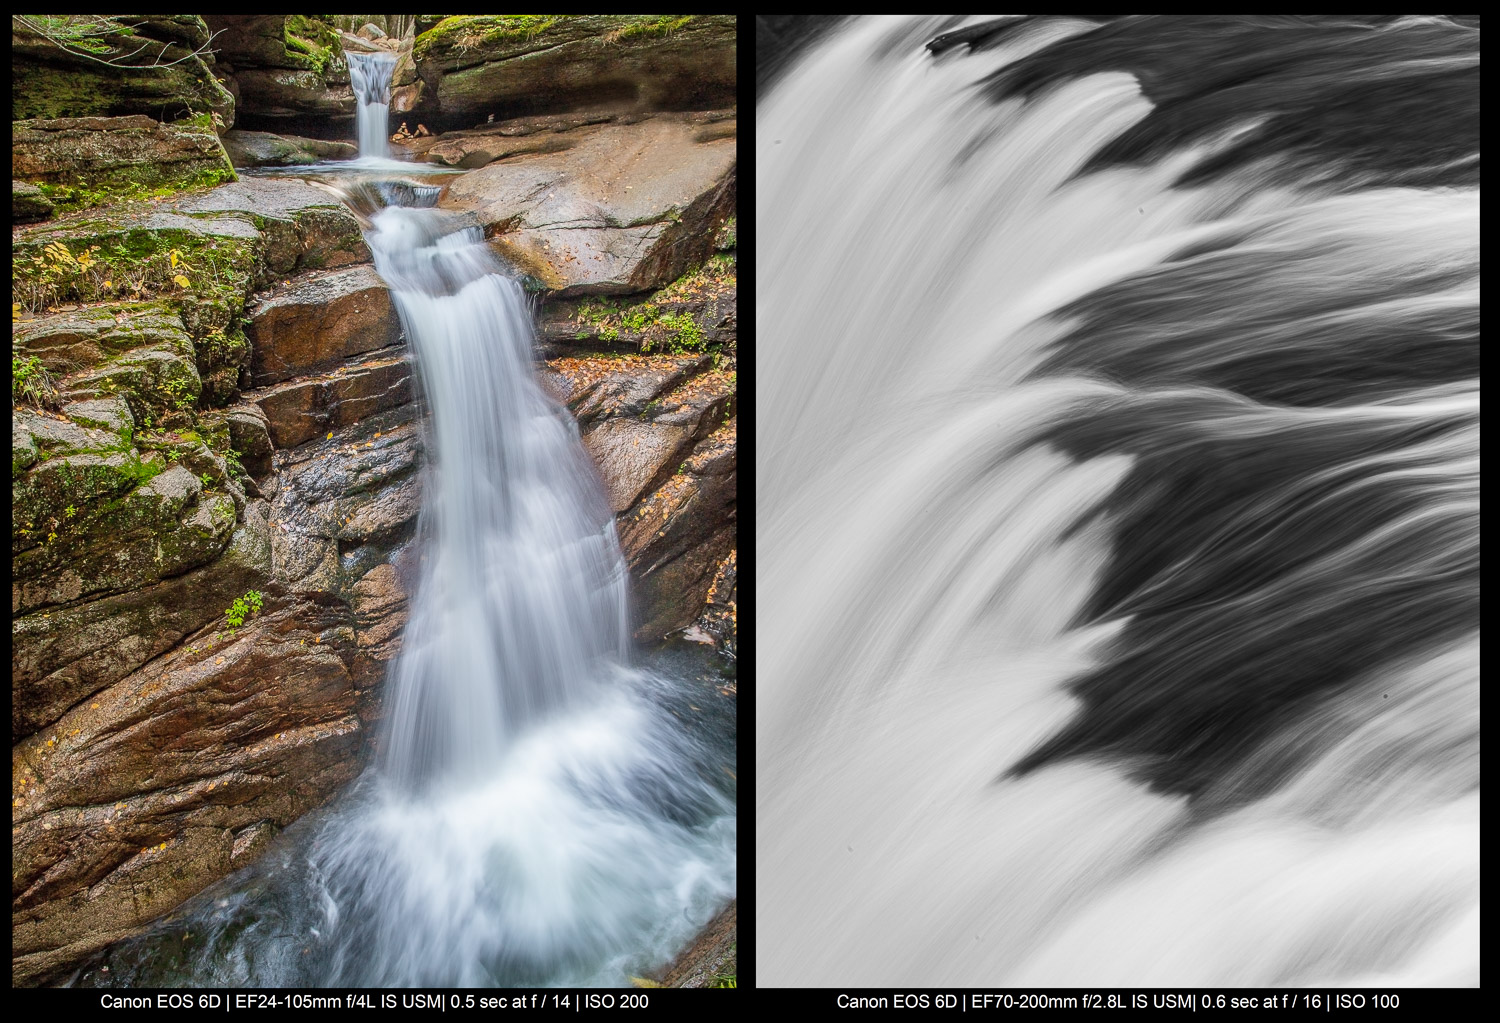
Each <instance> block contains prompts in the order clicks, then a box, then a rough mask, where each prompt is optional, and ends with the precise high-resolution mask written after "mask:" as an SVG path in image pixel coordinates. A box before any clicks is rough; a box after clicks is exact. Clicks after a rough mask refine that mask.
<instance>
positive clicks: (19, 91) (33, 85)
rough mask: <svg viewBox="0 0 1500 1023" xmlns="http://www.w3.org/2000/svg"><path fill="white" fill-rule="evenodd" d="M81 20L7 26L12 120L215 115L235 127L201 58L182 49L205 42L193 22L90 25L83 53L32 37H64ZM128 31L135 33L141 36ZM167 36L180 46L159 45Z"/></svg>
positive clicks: (116, 20)
mask: <svg viewBox="0 0 1500 1023" xmlns="http://www.w3.org/2000/svg"><path fill="white" fill-rule="evenodd" d="M84 17H85V16H82V15H79V16H71V15H33V16H29V18H28V19H27V20H26V21H22V20H20V19H16V18H12V19H11V108H12V113H11V119H12V120H25V119H30V118H73V117H117V116H123V115H127V114H147V115H149V116H151V117H153V118H156V119H159V120H175V119H177V118H180V117H185V116H190V115H194V114H204V115H212V114H218V115H219V117H220V118H221V120H222V121H223V122H224V124H225V125H226V126H228V125H232V124H233V123H234V97H232V96H231V95H230V94H229V92H227V91H226V90H225V89H224V87H223V86H222V85H220V84H219V81H218V79H216V78H215V77H214V76H213V74H212V73H211V72H210V71H209V69H208V65H207V64H206V63H205V62H204V61H203V59H202V58H201V57H199V56H197V55H195V54H194V53H193V52H192V50H191V49H190V48H186V47H185V46H184V45H182V42H184V41H186V40H190V39H196V38H199V37H200V36H201V35H206V27H202V28H200V27H199V26H200V25H201V22H199V21H198V19H197V18H196V17H195V16H171V15H167V16H155V15H151V16H144V17H140V18H129V17H120V16H111V17H106V18H104V19H102V21H99V20H94V19H92V18H90V19H89V22H88V25H89V29H90V31H91V32H95V34H93V35H91V37H90V38H89V39H88V40H87V45H86V46H81V45H74V46H59V45H58V44H57V43H56V42H54V41H53V40H52V39H50V38H46V37H44V35H43V34H41V33H40V32H38V31H36V30H35V29H43V30H45V31H47V32H49V33H51V34H52V35H53V36H54V37H56V36H67V35H68V34H69V33H71V32H73V31H75V30H76V28H77V27H78V24H77V23H76V22H75V20H74V19H75V18H77V19H83V18H84ZM182 19H187V20H182ZM132 24H136V25H138V26H139V27H140V30H141V31H140V33H139V34H138V32H137V30H136V29H135V28H133V27H131V26H132ZM33 26H35V27H33ZM167 33H173V34H175V35H174V36H173V37H172V38H176V39H177V40H179V41H172V39H171V38H169V39H163V38H160V37H161V36H163V35H164V34H167ZM183 37H186V38H185V39H184V38H183Z"/></svg>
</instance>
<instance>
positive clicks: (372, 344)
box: [245, 266, 401, 387]
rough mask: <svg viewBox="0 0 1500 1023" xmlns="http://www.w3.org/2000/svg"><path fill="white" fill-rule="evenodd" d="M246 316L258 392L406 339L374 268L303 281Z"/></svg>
mask: <svg viewBox="0 0 1500 1023" xmlns="http://www.w3.org/2000/svg"><path fill="white" fill-rule="evenodd" d="M245 312H246V315H247V316H248V317H249V323H248V325H247V326H246V328H245V333H246V335H247V336H248V337H249V339H250V344H251V350H252V356H251V363H250V372H251V381H252V383H253V384H254V386H256V387H264V386H266V385H267V384H274V383H279V382H280V381H283V380H289V379H291V378H292V377H295V376H303V375H305V374H308V373H317V372H321V371H323V370H327V369H332V368H334V367H335V366H336V365H338V364H339V363H340V362H343V361H344V360H346V359H348V358H350V357H351V356H354V355H359V354H362V353H364V352H372V351H375V350H377V349H380V348H388V347H390V346H392V345H394V344H396V343H397V342H398V341H399V340H400V338H401V321H400V319H399V317H397V315H396V310H395V307H394V306H392V305H391V296H390V292H389V290H388V289H387V288H386V286H385V282H384V281H382V280H381V279H380V276H379V275H378V274H377V273H376V272H375V270H374V268H373V267H370V266H354V267H349V268H346V269H343V270H330V271H323V272H321V273H313V274H307V275H304V276H302V277H298V278H297V279H296V280H295V281H293V282H292V283H291V284H290V286H288V287H283V288H279V289H276V290H275V291H273V292H271V293H270V294H269V295H268V296H267V297H265V298H263V299H262V300H261V301H259V302H258V303H256V304H255V305H254V306H251V307H249V308H247V309H246V311H245Z"/></svg>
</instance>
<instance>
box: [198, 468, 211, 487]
mask: <svg viewBox="0 0 1500 1023" xmlns="http://www.w3.org/2000/svg"><path fill="white" fill-rule="evenodd" d="M198 479H200V480H202V481H203V485H204V486H205V487H211V486H213V485H214V478H213V476H211V475H210V474H208V473H206V472H200V473H199V474H198Z"/></svg>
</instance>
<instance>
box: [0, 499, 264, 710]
mask: <svg viewBox="0 0 1500 1023" xmlns="http://www.w3.org/2000/svg"><path fill="white" fill-rule="evenodd" d="M270 570H271V537H270V529H269V526H268V524H267V522H266V519H265V507H264V505H263V504H262V505H260V506H259V513H258V514H248V513H247V515H246V517H245V523H244V525H243V526H241V527H240V528H239V529H238V530H236V531H235V533H234V535H233V537H232V538H231V540H230V542H229V545H228V547H226V548H225V550H224V553H223V555H222V556H220V557H219V558H217V559H215V560H214V561H213V562H212V563H211V564H208V565H206V566H204V567H203V568H199V569H195V570H194V571H191V572H188V573H187V574H185V575H182V576H178V577H177V578H174V579H165V580H163V581H161V582H159V583H156V584H155V585H152V586H146V587H143V588H141V589H138V590H132V591H130V592H128V593H122V594H118V595H116V596H112V597H105V598H104V599H102V600H94V601H89V602H86V603H83V604H77V605H74V606H72V607H66V608H59V609H55V610H52V611H43V612H37V613H33V614H30V615H24V616H22V617H20V618H17V619H16V620H15V622H14V623H13V625H12V632H11V635H12V640H13V643H12V647H11V725H12V735H13V736H14V737H17V738H19V737H20V736H22V735H28V734H30V733H32V732H35V731H37V730H38V729H41V728H44V727H46V726H47V725H49V724H52V723H53V722H54V721H56V720H57V719H58V718H59V717H60V716H61V715H62V714H63V713H64V712H65V711H66V710H67V709H68V708H69V707H72V706H73V705H74V704H76V703H78V702H79V701H80V700H83V699H85V698H86V697H88V696H91V695H93V694H94V693H96V692H98V691H99V690H100V689H103V688H104V687H106V686H108V685H112V684H113V683H115V682H118V681H119V680H120V679H122V678H124V677H125V676H126V675H128V674H129V673H130V672H132V671H134V670H136V669H137V668H139V667H140V666H141V665H143V664H145V663H146V662H147V661H149V660H151V659H152V658H154V657H157V656H159V655H161V654H162V653H165V652H166V651H168V650H171V649H172V648H173V647H175V646H176V645H177V644H178V643H179V642H180V641H181V640H182V639H183V638H184V637H185V636H187V635H189V634H190V633H193V632H196V631H197V630H198V629H200V628H202V627H203V626H205V625H207V624H209V623H210V622H214V621H217V620H219V619H221V618H222V617H223V614H224V608H225V607H227V606H229V603H231V602H232V601H233V600H234V598H236V597H238V596H240V595H241V594H243V593H244V592H245V591H246V590H249V589H254V588H257V587H259V586H260V585H262V584H263V583H264V581H265V580H266V579H267V578H268V577H269V575H270Z"/></svg>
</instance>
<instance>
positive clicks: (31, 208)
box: [10, 180, 56, 224]
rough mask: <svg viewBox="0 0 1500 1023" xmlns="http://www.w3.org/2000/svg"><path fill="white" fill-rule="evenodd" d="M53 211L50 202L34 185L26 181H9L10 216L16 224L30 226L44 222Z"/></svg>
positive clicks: (53, 207)
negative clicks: (39, 221)
mask: <svg viewBox="0 0 1500 1023" xmlns="http://www.w3.org/2000/svg"><path fill="white" fill-rule="evenodd" d="M54 209H56V207H55V206H54V205H53V202H52V200H51V199H49V198H47V195H46V193H44V192H43V191H42V190H41V189H40V188H38V187H37V186H36V185H33V184H31V183H30V182H28V181H14V180H12V181H11V185H10V215H11V219H12V220H14V221H15V222H16V223H18V224H32V223H35V222H36V221H38V220H46V219H47V218H48V217H50V216H52V211H53V210H54Z"/></svg>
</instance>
